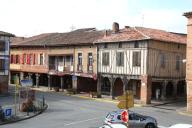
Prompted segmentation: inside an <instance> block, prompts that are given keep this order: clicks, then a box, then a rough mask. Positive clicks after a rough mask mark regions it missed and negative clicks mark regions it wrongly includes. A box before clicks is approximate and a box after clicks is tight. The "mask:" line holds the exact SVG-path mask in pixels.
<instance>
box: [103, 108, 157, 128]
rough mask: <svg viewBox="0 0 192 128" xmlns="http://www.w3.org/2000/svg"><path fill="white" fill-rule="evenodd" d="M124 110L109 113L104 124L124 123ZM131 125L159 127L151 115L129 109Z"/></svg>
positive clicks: (144, 127)
mask: <svg viewBox="0 0 192 128" xmlns="http://www.w3.org/2000/svg"><path fill="white" fill-rule="evenodd" d="M122 111H123V110H117V111H113V112H110V113H108V114H107V116H106V118H105V120H104V124H108V125H111V124H124V122H123V121H122V120H121V112H122ZM129 127H130V128H157V121H156V119H155V118H153V117H150V116H144V115H140V114H138V113H135V112H133V111H130V110H129Z"/></svg>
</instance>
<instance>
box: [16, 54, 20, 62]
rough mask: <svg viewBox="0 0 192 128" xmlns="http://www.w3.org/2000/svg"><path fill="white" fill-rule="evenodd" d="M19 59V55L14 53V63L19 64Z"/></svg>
mask: <svg viewBox="0 0 192 128" xmlns="http://www.w3.org/2000/svg"><path fill="white" fill-rule="evenodd" d="M19 59H20V57H19V55H16V64H19Z"/></svg>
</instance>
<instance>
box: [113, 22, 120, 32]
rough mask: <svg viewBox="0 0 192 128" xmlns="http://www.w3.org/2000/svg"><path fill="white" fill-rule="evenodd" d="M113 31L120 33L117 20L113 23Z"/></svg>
mask: <svg viewBox="0 0 192 128" xmlns="http://www.w3.org/2000/svg"><path fill="white" fill-rule="evenodd" d="M112 32H113V33H118V32H119V24H118V23H117V22H114V23H113V26H112Z"/></svg>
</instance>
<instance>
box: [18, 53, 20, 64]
mask: <svg viewBox="0 0 192 128" xmlns="http://www.w3.org/2000/svg"><path fill="white" fill-rule="evenodd" d="M18 64H20V55H18Z"/></svg>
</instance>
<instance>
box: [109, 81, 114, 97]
mask: <svg viewBox="0 0 192 128" xmlns="http://www.w3.org/2000/svg"><path fill="white" fill-rule="evenodd" d="M109 81H110V84H111V90H110V95H111V96H112V99H115V96H114V82H115V79H114V78H113V77H111V78H109Z"/></svg>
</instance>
